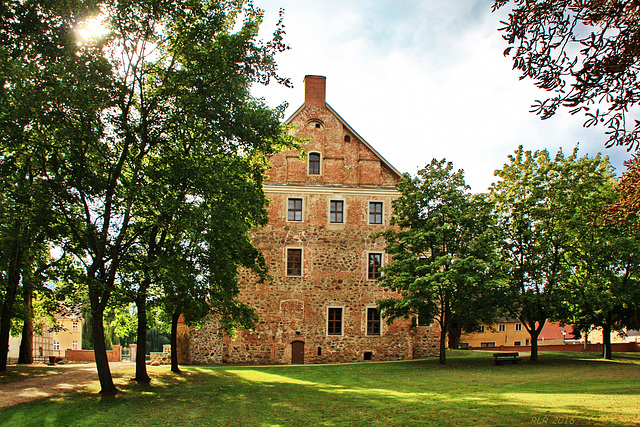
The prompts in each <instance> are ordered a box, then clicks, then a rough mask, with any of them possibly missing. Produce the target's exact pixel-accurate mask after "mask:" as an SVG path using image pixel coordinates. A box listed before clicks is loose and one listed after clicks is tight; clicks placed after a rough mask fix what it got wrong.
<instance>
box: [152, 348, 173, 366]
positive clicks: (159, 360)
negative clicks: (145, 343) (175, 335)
mask: <svg viewBox="0 0 640 427" xmlns="http://www.w3.org/2000/svg"><path fill="white" fill-rule="evenodd" d="M149 363H150V364H152V365H170V364H171V345H170V344H165V345H163V346H162V353H160V352H151V353H149Z"/></svg>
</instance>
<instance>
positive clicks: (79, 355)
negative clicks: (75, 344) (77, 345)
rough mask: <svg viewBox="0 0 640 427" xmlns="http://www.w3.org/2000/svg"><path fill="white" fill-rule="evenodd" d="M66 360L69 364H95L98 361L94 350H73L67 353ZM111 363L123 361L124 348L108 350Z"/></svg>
mask: <svg viewBox="0 0 640 427" xmlns="http://www.w3.org/2000/svg"><path fill="white" fill-rule="evenodd" d="M65 359H66V360H67V361H69V362H93V361H95V360H96V358H95V353H94V352H93V350H71V349H67V350H66V352H65ZM107 359H108V360H109V362H120V361H122V347H121V346H119V345H114V346H113V348H112V350H107Z"/></svg>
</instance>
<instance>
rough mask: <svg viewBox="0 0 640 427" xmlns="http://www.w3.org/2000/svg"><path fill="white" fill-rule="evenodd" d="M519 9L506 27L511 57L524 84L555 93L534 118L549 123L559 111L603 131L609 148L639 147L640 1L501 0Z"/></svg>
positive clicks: (495, 5)
mask: <svg viewBox="0 0 640 427" xmlns="http://www.w3.org/2000/svg"><path fill="white" fill-rule="evenodd" d="M502 7H512V10H511V11H510V12H509V18H508V21H506V22H503V24H504V27H503V28H501V31H503V32H504V36H503V37H504V39H505V40H506V41H507V43H508V44H509V47H508V48H507V49H506V50H505V55H510V56H512V57H513V68H514V69H517V70H519V71H520V72H521V73H522V74H521V78H522V79H525V78H531V79H533V80H534V81H535V84H536V86H538V87H539V88H542V89H545V90H547V91H549V92H553V95H552V96H550V97H549V98H547V99H546V100H538V101H536V102H535V104H534V105H533V109H532V111H534V112H535V113H536V114H538V115H540V117H541V118H542V119H547V118H549V117H551V116H553V115H554V114H555V113H556V111H557V110H558V109H559V108H560V107H565V108H568V109H569V111H570V112H571V113H572V114H577V113H583V114H584V115H585V116H586V120H585V123H584V126H585V127H589V126H595V125H600V124H602V125H604V126H606V135H607V138H608V140H607V141H606V146H607V147H611V146H614V145H622V146H626V147H627V149H628V150H637V149H638V147H639V144H640V141H639V137H640V121H639V120H638V119H639V118H640V117H638V110H637V109H636V108H635V107H636V106H637V104H638V102H640V80H638V78H637V77H638V71H640V61H639V58H640V57H639V56H638V52H639V50H640V2H638V1H637V0H495V1H494V3H493V9H494V10H496V9H499V8H502Z"/></svg>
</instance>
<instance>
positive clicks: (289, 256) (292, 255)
mask: <svg viewBox="0 0 640 427" xmlns="http://www.w3.org/2000/svg"><path fill="white" fill-rule="evenodd" d="M285 261H286V275H287V276H293V277H300V276H302V248H287V249H286V260H285Z"/></svg>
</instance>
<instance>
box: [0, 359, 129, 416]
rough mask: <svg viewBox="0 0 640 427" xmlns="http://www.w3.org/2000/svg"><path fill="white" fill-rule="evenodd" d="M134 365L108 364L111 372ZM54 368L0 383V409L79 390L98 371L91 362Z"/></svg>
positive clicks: (90, 381)
mask: <svg viewBox="0 0 640 427" xmlns="http://www.w3.org/2000/svg"><path fill="white" fill-rule="evenodd" d="M134 367H135V363H131V362H112V363H110V364H109V368H110V369H111V373H115V372H118V371H121V370H123V369H132V368H134ZM54 369H55V370H56V371H59V372H56V373H54V374H51V375H48V376H46V377H39V378H30V379H28V380H24V381H16V382H12V383H8V384H0V409H2V408H6V407H8V406H13V405H17V404H19V403H24V402H30V401H32V400H37V399H42V398H45V397H49V396H54V395H56V394H61V393H65V392H69V391H74V390H81V389H83V388H85V387H87V386H88V385H89V384H91V383H92V382H94V381H98V371H97V370H96V365H95V364H93V363H91V364H81V365H58V366H56V367H55V368H54Z"/></svg>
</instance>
